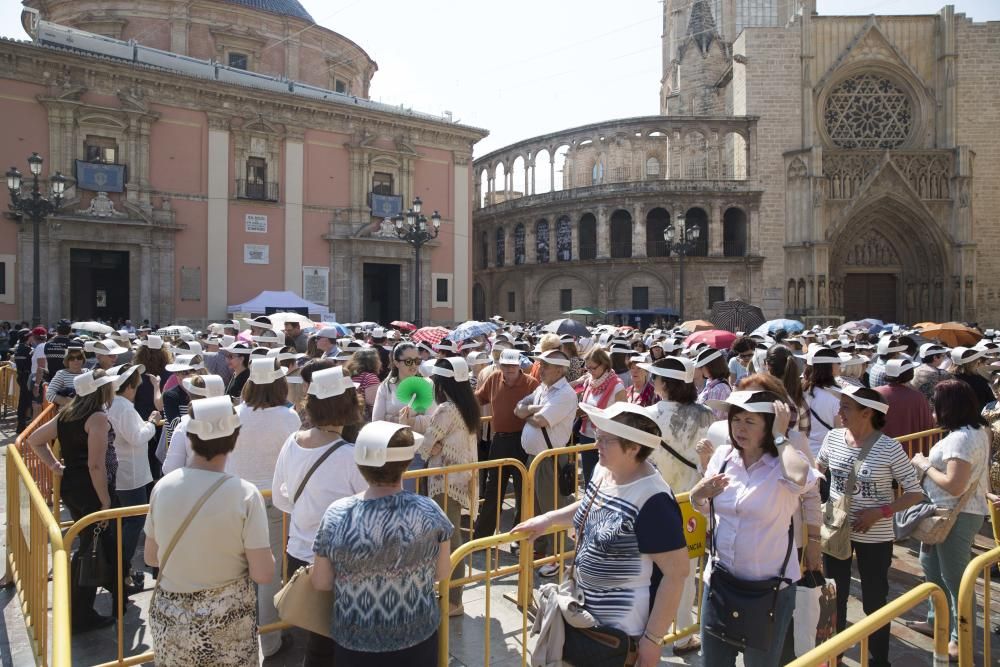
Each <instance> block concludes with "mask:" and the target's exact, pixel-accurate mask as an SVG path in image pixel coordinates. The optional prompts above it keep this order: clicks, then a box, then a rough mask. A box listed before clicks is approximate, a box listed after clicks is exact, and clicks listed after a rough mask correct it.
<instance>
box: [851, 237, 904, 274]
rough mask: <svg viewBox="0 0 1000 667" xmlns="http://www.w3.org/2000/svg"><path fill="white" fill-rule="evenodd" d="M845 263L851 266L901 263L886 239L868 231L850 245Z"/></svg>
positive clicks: (895, 264) (896, 264) (894, 264)
mask: <svg viewBox="0 0 1000 667" xmlns="http://www.w3.org/2000/svg"><path fill="white" fill-rule="evenodd" d="M845 263H846V264H848V265H852V266H898V265H899V264H901V263H902V262H900V261H899V255H898V254H896V249H895V248H893V247H892V244H891V243H889V241H888V239H886V238H885V237H884V236H882V235H881V234H879V233H878V232H876V231H874V230H869V231H867V232H865V233H864V234H863V235H862V236H861V237H860V238H858V239H857V240H856V241H855V242H854V243H853V244H852V245H851V247H850V249H849V250H848V251H847V261H846V262H845Z"/></svg>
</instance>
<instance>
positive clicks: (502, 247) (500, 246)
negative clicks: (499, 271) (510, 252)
mask: <svg viewBox="0 0 1000 667" xmlns="http://www.w3.org/2000/svg"><path fill="white" fill-rule="evenodd" d="M506 246H507V235H506V234H505V233H504V230H503V227H498V228H497V266H498V267H500V266H503V263H504V256H505V255H506V251H507V248H506Z"/></svg>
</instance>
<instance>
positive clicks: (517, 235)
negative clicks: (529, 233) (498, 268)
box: [514, 224, 524, 265]
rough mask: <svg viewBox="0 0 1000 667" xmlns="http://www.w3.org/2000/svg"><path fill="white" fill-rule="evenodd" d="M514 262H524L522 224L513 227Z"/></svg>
mask: <svg viewBox="0 0 1000 667" xmlns="http://www.w3.org/2000/svg"><path fill="white" fill-rule="evenodd" d="M514 264H515V265H517V264H524V225H521V224H518V226H517V227H515V228H514Z"/></svg>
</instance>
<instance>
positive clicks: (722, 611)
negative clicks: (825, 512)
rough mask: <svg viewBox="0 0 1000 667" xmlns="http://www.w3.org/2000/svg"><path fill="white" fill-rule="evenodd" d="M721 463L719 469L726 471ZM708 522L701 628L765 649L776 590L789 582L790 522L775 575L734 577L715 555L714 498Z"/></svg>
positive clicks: (733, 643) (737, 644)
mask: <svg viewBox="0 0 1000 667" xmlns="http://www.w3.org/2000/svg"><path fill="white" fill-rule="evenodd" d="M727 463H728V461H726V462H724V463H723V464H722V468H721V470H719V472H720V473H723V472H725V471H726V464H727ZM709 509H710V513H709V516H710V519H711V525H712V542H711V549H712V557H713V559H714V560H713V561H712V574H711V576H710V577H709V580H708V597H707V598H706V601H705V606H704V608H703V609H702V617H701V623H702V629H703V631H704V632H707V633H708V634H710V635H712V636H713V637H716V638H717V639H720V640H722V641H724V642H726V643H727V644H729V645H731V646H735V647H736V648H738V649H740V650H741V651H745V650H746V649H757V650H761V651H766V650H767V649H769V648H770V647H771V643H772V640H773V638H774V616H775V610H776V608H777V605H778V593H779V591H780V590H781V585H782V584H789V585H790V584H791V583H792V580H791V579H788V578H786V577H784V576H783V575H784V573H785V568H786V567H788V561H789V559H790V558H791V556H792V541H793V540H792V530H793V528H792V526H793V523H792V521H791V520H790V521H789V522H788V548H787V549H786V550H785V560H784V562H783V563H782V564H781V570H779V572H778V576H775V577H770V578H769V579H761V580H750V579H742V578H740V577H737V576H736V575H735V574H733V573H732V572H730V571H729V570H728V569H726V567H725V566H723V565H722V564H721V563H720V562H719V560H718V557H717V555H716V554H717V548H716V535H717V532H718V531H717V530H716V525H715V502H714V500H713V501H709Z"/></svg>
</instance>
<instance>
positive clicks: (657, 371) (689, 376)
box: [639, 357, 694, 384]
mask: <svg viewBox="0 0 1000 667" xmlns="http://www.w3.org/2000/svg"><path fill="white" fill-rule="evenodd" d="M664 358H665V359H673V360H674V361H677V362H679V363H680V364H681V365H682V366H683V367H684V370H682V371H678V370H674V369H672V368H658V367H657V366H655V365H654V364H639V368H641V369H642V370H644V371H646V372H647V373H652V374H653V375H659V376H660V377H665V378H673V379H674V380H680V381H681V382H687V383H688V384H690V383H692V382H694V361H692V360H691V359H688V358H687V357H664Z"/></svg>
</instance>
